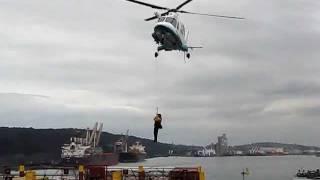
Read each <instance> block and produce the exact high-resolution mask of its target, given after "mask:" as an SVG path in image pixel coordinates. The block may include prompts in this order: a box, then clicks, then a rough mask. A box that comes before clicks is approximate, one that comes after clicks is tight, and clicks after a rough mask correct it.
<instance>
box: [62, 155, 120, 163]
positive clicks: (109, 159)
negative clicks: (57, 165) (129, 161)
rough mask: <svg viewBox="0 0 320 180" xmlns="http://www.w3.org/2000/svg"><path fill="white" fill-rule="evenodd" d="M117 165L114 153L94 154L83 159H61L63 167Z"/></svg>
mask: <svg viewBox="0 0 320 180" xmlns="http://www.w3.org/2000/svg"><path fill="white" fill-rule="evenodd" d="M118 163H119V156H118V154H115V153H102V154H95V155H91V156H88V157H83V158H65V159H62V164H63V165H80V164H81V165H87V166H114V165H117V164H118Z"/></svg>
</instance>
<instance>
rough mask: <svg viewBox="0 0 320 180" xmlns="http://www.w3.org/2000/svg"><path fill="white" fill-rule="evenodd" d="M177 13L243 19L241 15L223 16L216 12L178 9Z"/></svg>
mask: <svg viewBox="0 0 320 180" xmlns="http://www.w3.org/2000/svg"><path fill="white" fill-rule="evenodd" d="M177 12H179V13H185V14H195V15H202V16H213V17H219V18H231V19H245V18H243V17H236V16H223V15H217V14H204V13H195V12H189V11H183V10H181V11H180V10H179V11H177Z"/></svg>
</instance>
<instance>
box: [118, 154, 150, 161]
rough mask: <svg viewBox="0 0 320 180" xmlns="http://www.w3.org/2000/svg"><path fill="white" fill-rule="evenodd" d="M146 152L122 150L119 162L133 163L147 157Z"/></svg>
mask: <svg viewBox="0 0 320 180" xmlns="http://www.w3.org/2000/svg"><path fill="white" fill-rule="evenodd" d="M146 157H147V155H146V154H145V153H134V152H122V153H119V162H121V163H133V162H140V161H144V160H145V159H146Z"/></svg>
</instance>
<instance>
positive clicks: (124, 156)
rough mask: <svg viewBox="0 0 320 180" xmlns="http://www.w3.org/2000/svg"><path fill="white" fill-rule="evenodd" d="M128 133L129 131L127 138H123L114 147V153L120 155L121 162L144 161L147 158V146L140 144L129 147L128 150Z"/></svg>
mask: <svg viewBox="0 0 320 180" xmlns="http://www.w3.org/2000/svg"><path fill="white" fill-rule="evenodd" d="M128 133H129V131H127V133H126V135H125V136H122V137H121V138H120V139H119V140H118V141H117V142H116V143H115V145H114V152H115V153H118V154H119V161H120V162H124V163H126V162H139V161H143V160H144V159H145V158H146V157H147V153H146V151H145V146H143V145H142V144H141V143H140V142H138V141H137V142H136V143H135V144H133V145H131V146H129V148H128V138H129V136H128Z"/></svg>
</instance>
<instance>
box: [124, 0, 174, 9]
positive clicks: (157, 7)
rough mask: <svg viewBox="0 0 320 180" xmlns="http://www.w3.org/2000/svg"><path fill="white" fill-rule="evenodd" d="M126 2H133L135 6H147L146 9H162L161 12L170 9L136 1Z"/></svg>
mask: <svg viewBox="0 0 320 180" xmlns="http://www.w3.org/2000/svg"><path fill="white" fill-rule="evenodd" d="M126 1H129V2H133V3H136V4H140V5H144V6H148V7H151V8H153V9H162V10H169V9H170V8H167V7H162V6H158V5H154V4H150V3H146V2H141V1H137V0H126Z"/></svg>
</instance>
